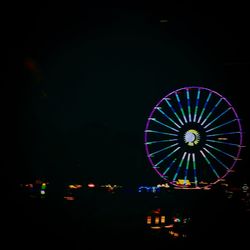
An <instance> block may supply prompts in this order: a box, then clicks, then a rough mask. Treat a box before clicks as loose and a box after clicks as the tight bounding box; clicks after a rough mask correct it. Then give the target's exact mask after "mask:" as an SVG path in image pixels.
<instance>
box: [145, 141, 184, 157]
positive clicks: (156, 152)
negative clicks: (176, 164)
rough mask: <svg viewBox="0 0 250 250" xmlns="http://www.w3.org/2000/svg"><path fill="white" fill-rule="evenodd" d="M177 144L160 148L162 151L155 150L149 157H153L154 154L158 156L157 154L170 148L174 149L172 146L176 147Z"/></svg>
mask: <svg viewBox="0 0 250 250" xmlns="http://www.w3.org/2000/svg"><path fill="white" fill-rule="evenodd" d="M178 144H179V143H175V144H172V145H170V146H167V147H165V148H162V149H160V150H157V151H155V152H153V153H151V154H150V155H149V156H154V155H155V154H158V153H160V152H162V151H165V150H167V149H169V148H172V147H174V146H177V145H178Z"/></svg>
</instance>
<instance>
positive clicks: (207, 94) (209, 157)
mask: <svg viewBox="0 0 250 250" xmlns="http://www.w3.org/2000/svg"><path fill="white" fill-rule="evenodd" d="M144 140H145V148H146V154H147V157H148V159H149V162H150V164H151V165H152V167H153V169H154V170H155V171H156V172H157V174H158V175H159V176H160V177H161V178H163V179H164V180H165V181H166V182H168V183H170V184H172V185H174V186H177V187H182V188H190V189H200V188H209V187H211V185H213V184H215V183H217V182H219V181H220V180H222V179H224V178H225V177H226V176H227V175H228V173H229V172H232V171H233V168H234V166H235V164H236V162H237V161H238V160H240V158H239V157H240V152H241V148H242V147H243V146H242V126H241V123H240V119H239V117H238V115H237V113H236V110H235V109H234V107H233V106H232V105H231V103H230V102H229V101H228V100H227V99H226V98H225V97H223V96H222V95H221V94H219V93H217V92H215V91H213V90H211V89H208V88H204V87H197V86H194V87H185V88H180V89H177V90H175V91H173V92H171V93H169V94H168V95H166V96H165V97H163V98H162V99H161V100H160V101H159V102H158V103H157V104H156V106H155V107H154V108H153V110H152V112H151V113H150V116H149V118H148V119H147V124H146V128H145V134H144Z"/></svg>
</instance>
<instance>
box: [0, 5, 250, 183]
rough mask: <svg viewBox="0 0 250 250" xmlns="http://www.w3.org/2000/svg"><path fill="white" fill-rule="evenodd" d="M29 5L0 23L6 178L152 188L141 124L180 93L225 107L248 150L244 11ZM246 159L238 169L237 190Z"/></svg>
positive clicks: (10, 10)
mask: <svg viewBox="0 0 250 250" xmlns="http://www.w3.org/2000/svg"><path fill="white" fill-rule="evenodd" d="M38 2H39V3H38ZM38 2H36V3H33V5H28V4H26V5H25V4H23V3H19V4H18V5H15V8H13V6H6V12H5V13H6V15H4V18H5V22H4V30H3V32H4V34H5V32H6V34H5V35H4V36H3V40H4V41H6V48H7V49H6V50H7V53H8V59H7V65H8V71H7V76H6V81H5V83H6V84H5V86H7V90H6V91H5V92H4V93H3V94H2V95H3V100H4V105H3V107H4V111H3V115H4V117H5V115H6V119H4V121H7V122H6V124H7V128H8V131H10V132H6V133H4V137H5V136H6V138H7V139H6V141H5V140H4V143H5V148H6V149H7V150H8V154H7V155H8V156H7V157H6V160H7V161H6V163H7V164H6V166H5V167H4V168H5V169H4V171H3V172H4V173H6V175H7V176H8V178H9V179H12V178H14V179H16V180H18V181H26V180H33V179H34V178H48V179H49V180H50V181H52V182H65V181H67V182H69V181H86V182H90V181H94V182H99V183H107V182H113V183H121V184H128V185H133V184H151V183H156V182H160V181H161V180H160V179H159V177H158V176H157V175H156V173H155V172H154V171H153V170H152V168H151V166H150V164H149V162H148V160H147V157H146V153H145V149H144V141H143V139H144V129H145V126H146V121H147V117H148V116H149V114H150V112H151V110H152V108H153V107H154V105H156V103H157V102H158V101H159V100H160V99H161V98H162V97H164V96H165V95H167V94H168V93H170V92H172V91H173V90H175V89H178V88H181V87H184V86H190V85H191V86H192V85H196V86H197V85H198V86H204V87H207V88H211V89H213V90H215V91H217V92H219V93H220V94H222V95H224V96H225V97H227V98H228V99H229V100H230V102H231V103H232V104H233V106H234V107H235V109H236V111H237V112H238V115H239V117H240V118H242V125H243V129H244V132H245V134H244V145H246V146H248V142H249V133H248V128H249V126H250V124H249V122H250V121H249V109H248V107H249V104H248V102H249V92H248V91H247V88H248V85H249V80H250V77H249V59H250V49H249V44H250V43H249V42H250V41H249V38H248V34H247V33H248V27H249V26H248V25H249V21H248V15H247V14H248V13H247V7H246V6H244V5H238V6H235V4H230V3H227V5H221V6H219V5H216V6H210V5H206V4H204V3H203V4H200V5H194V4H192V3H189V4H173V3H171V4H170V3H168V2H167V1H164V2H165V4H161V3H159V2H158V4H156V3H153V1H152V2H151V3H150V4H146V3H140V4H139V3H138V5H131V6H117V5H109V6H101V5H99V4H95V3H93V4H92V5H90V4H89V5H86V4H80V5H74V4H73V3H72V4H71V3H60V5H56V4H54V5H53V4H51V3H50V4H45V3H44V2H40V1H38ZM6 50H5V52H6ZM246 151H247V148H246V149H244V150H243V152H242V158H243V161H241V162H239V164H238V165H237V172H238V173H240V177H239V178H240V179H241V180H243V181H245V180H249V169H248V167H249V166H248V159H249V156H247V153H246Z"/></svg>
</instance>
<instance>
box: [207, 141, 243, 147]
mask: <svg viewBox="0 0 250 250" xmlns="http://www.w3.org/2000/svg"><path fill="white" fill-rule="evenodd" d="M207 141H209V142H214V143H220V144H224V145H229V146H236V147H241V145H240V144H236V143H230V142H224V141H216V140H210V139H207Z"/></svg>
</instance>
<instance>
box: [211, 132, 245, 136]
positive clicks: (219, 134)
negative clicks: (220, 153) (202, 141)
mask: <svg viewBox="0 0 250 250" xmlns="http://www.w3.org/2000/svg"><path fill="white" fill-rule="evenodd" d="M235 134H240V132H239V131H234V132H226V133H218V134H210V135H207V137H214V136H224V135H235Z"/></svg>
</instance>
